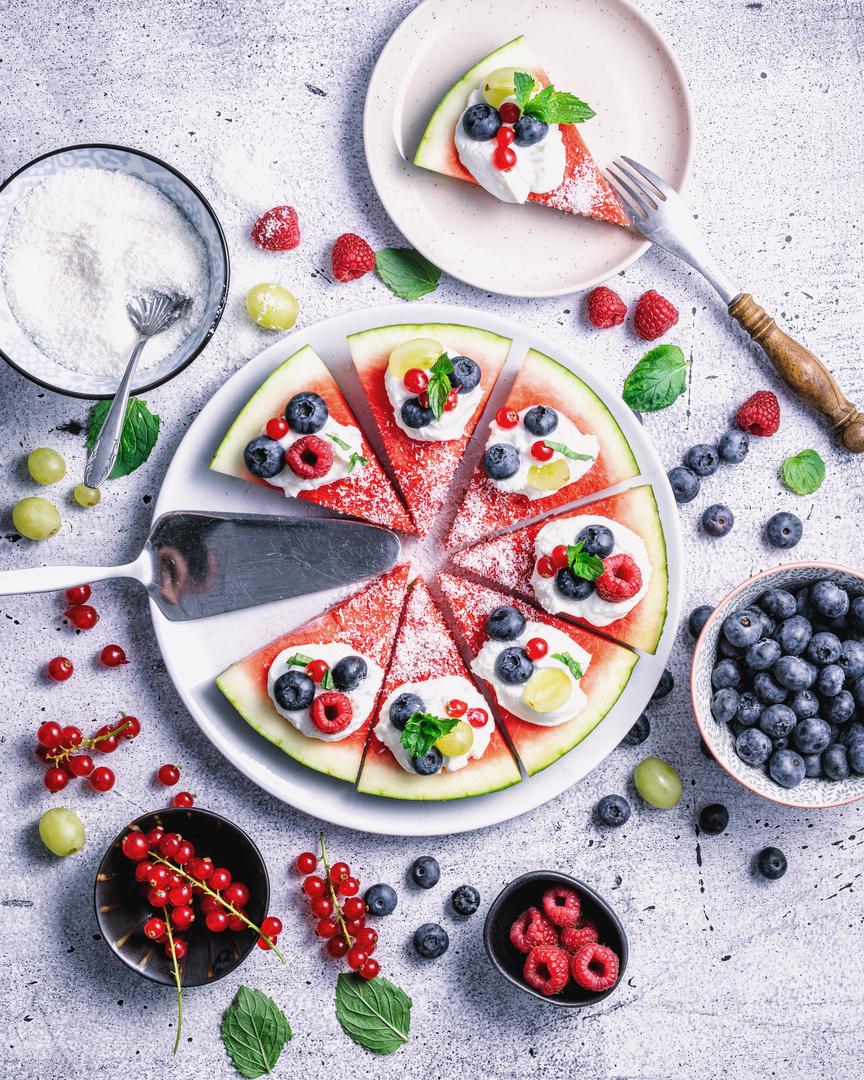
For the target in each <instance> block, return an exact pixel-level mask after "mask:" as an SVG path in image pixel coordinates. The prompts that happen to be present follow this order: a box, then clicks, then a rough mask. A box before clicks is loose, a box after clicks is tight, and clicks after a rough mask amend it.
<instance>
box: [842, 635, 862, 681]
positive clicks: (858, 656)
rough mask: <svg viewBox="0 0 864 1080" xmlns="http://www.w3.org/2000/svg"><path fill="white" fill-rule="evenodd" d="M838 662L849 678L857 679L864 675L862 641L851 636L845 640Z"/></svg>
mask: <svg viewBox="0 0 864 1080" xmlns="http://www.w3.org/2000/svg"><path fill="white" fill-rule="evenodd" d="M837 663H838V664H839V665H840V667H841V668H843V674H844V675H845V676H846V678H847V679H849V680H850V682H851V680H852V679H857V678H858V677H859V676H860V675H864V645H862V644H861V642H860V641H853V640H852V639H851V638H850V639H849V640H848V641H844V642H843V645H842V646H841V648H840V656H839V658H838V660H837Z"/></svg>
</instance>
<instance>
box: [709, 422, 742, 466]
mask: <svg viewBox="0 0 864 1080" xmlns="http://www.w3.org/2000/svg"><path fill="white" fill-rule="evenodd" d="M749 450H750V440H749V438H748V437H747V432H746V431H739V430H738V429H737V428H733V429H732V431H727V432H726V434H725V435H724V436H723V437H722V438H721V439H720V442H719V443H717V453H718V454H719V455H720V457H721V459H722V460H723V461H725V462H727V463H728V464H729V465H740V464H741V462H742V461H743V460H744V458H745V457H747V453H748V451H749Z"/></svg>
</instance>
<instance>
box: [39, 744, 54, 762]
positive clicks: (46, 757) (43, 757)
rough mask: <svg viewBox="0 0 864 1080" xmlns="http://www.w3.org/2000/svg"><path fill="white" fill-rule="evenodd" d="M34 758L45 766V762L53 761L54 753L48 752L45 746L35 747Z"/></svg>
mask: <svg viewBox="0 0 864 1080" xmlns="http://www.w3.org/2000/svg"><path fill="white" fill-rule="evenodd" d="M58 749H59V747H58ZM36 757H38V758H39V760H40V761H44V762H46V764H47V762H49V761H53V760H54V751H53V750H49V749H48V747H47V746H37V747H36Z"/></svg>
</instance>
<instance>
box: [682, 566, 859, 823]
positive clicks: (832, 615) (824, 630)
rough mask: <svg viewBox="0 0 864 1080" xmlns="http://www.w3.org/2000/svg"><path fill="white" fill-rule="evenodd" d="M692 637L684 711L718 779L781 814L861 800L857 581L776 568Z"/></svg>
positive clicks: (734, 596)
mask: <svg viewBox="0 0 864 1080" xmlns="http://www.w3.org/2000/svg"><path fill="white" fill-rule="evenodd" d="M690 630H691V632H692V633H693V634H694V636H698V640H697V642H696V649H695V652H694V654H693V668H692V674H691V684H690V689H691V695H692V698H693V710H694V712H695V714H696V721H697V723H698V724H699V727H700V729H701V731H702V736H703V738H704V739H705V742H706V743H707V745H708V747H709V749H710V750H711V752H712V754H713V755H714V757H715V758H716V759H717V761H719V762H720V764H721V765H722V766H723V767H724V768H725V769H726V771H727V772H728V773H730V774H731V775H732V776H734V777H735V779H736V780H739V781H740V782H741V783H742V784H743V785H744V786H745V787H747V788H749V789H750V790H751V791H755V792H756V793H757V794H759V795H763V796H764V797H765V798H766V799H771V800H772V801H774V802H779V803H783V804H785V805H787V806H800V807H809V808H814V809H816V808H823V807H828V806H840V805H841V804H843V803H848V802H854V801H855V800H856V799H861V798H864V573H862V572H860V571H857V570H852V569H849V568H848V567H843V566H836V565H833V564H830V563H792V564H789V565H787V566H778V567H775V568H774V569H772V570H766V571H764V572H763V573H761V574H757V575H756V576H755V577H752V578H750V579H749V580H748V581H745V582H744V583H743V584H742V585H739V586H738V588H737V589H734V590H733V591H732V592H731V593H730V594H729V595H728V596H727V597H726V598H725V600H723V601H721V603H720V604H718V605H717V607H716V608H713V609H712V608H711V607H710V606H705V607H699V608H696V610H695V611H694V612H693V613H692V614H691V616H690Z"/></svg>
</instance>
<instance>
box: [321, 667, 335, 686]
mask: <svg viewBox="0 0 864 1080" xmlns="http://www.w3.org/2000/svg"><path fill="white" fill-rule="evenodd" d="M335 686H336V683H335V682H334V681H333V669H332V668H329V667H328V668H327V670H326V671H325V672H324V675H323V676H322V678H321V689H322V690H333V689H334V687H335Z"/></svg>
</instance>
